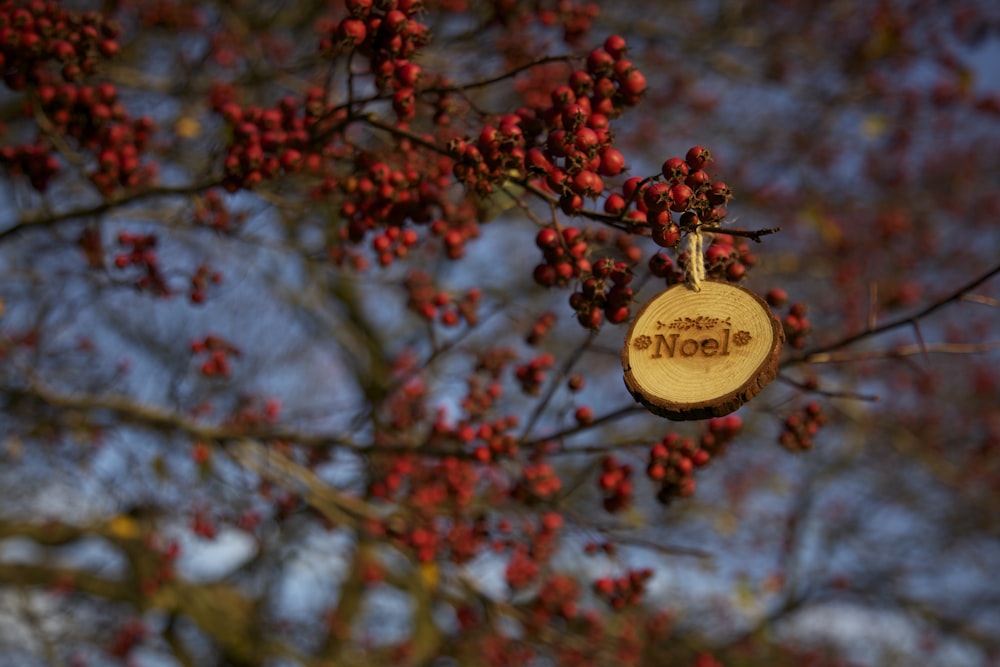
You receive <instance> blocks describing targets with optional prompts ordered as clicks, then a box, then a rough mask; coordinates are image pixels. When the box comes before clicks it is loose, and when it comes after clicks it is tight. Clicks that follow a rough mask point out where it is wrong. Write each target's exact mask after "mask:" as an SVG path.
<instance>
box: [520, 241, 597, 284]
mask: <svg viewBox="0 0 1000 667" xmlns="http://www.w3.org/2000/svg"><path fill="white" fill-rule="evenodd" d="M535 245H537V246H538V247H539V248H540V249H541V251H542V253H543V256H544V258H545V262H544V263H543V264H539V265H538V266H536V267H535V270H534V273H533V276H534V279H535V282H536V283H538V284H539V285H541V286H543V287H552V286H554V285H565V284H566V283H567V282H569V280H570V279H571V278H576V277H580V276H581V275H583V274H587V273H590V269H591V265H590V260H589V259H587V257H586V255H587V253H588V251H589V248H590V246H589V244H588V242H587V237H586V235H585V234H584V232H582V231H581V230H580V229H579V228H577V227H563V228H562V231H561V232H560V231H559V230H557V229H555V228H553V227H545V228H544V229H541V230H540V231H539V232H538V234H537V235H536V236H535Z"/></svg>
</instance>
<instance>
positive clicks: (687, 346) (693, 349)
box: [632, 328, 750, 359]
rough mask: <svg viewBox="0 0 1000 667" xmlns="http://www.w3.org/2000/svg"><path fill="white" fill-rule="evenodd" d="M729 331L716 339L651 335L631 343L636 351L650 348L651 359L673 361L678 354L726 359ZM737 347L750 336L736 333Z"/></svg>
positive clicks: (743, 332)
mask: <svg viewBox="0 0 1000 667" xmlns="http://www.w3.org/2000/svg"><path fill="white" fill-rule="evenodd" d="M730 334H731V329H728V328H727V329H723V330H722V331H721V332H719V336H718V337H707V336H706V337H702V338H681V334H678V333H672V334H666V335H665V334H653V337H652V338H650V337H649V336H646V335H642V336H638V337H637V338H636V339H635V340H634V341H633V342H632V344H633V346H634V347H635V348H636V349H637V350H645V349H647V348H652V354H651V355H650V357H651V358H652V359H662V358H664V357H666V358H668V359H673V358H674V357H675V356H676V355H677V354H678V353H680V356H681V357H684V358H690V357H696V356H702V357H728V356H729V340H730ZM732 338H733V341H734V342H735V343H736V345H737V346H741V347H742V346H744V345H746V344H747V343H749V341H750V335H749V334H748V333H747V332H745V331H740V332H737V333H736V335H735V336H733V337H732Z"/></svg>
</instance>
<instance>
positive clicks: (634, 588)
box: [593, 568, 653, 611]
mask: <svg viewBox="0 0 1000 667" xmlns="http://www.w3.org/2000/svg"><path fill="white" fill-rule="evenodd" d="M652 578H653V570H651V569H649V568H643V569H641V570H630V571H629V572H627V573H626V574H624V575H622V576H620V577H601V578H600V579H598V580H596V581H595V582H594V585H593V586H594V593H596V594H597V596H598V597H599V598H601V599H602V600H604V601H605V602H607V603H608V604H609V605H610V606H611V608H612V609H614V610H616V611H617V610H621V609H624V608H625V607H630V606H634V605H638V604H642V596H643V594H644V593H645V592H646V584H647V582H649V580H650V579H652Z"/></svg>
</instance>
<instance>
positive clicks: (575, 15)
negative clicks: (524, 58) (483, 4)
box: [490, 0, 600, 46]
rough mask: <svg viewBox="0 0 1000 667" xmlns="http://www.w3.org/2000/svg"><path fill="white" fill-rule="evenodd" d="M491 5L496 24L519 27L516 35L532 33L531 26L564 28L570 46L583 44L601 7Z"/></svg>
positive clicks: (564, 1) (568, 0)
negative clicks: (583, 39)
mask: <svg viewBox="0 0 1000 667" xmlns="http://www.w3.org/2000/svg"><path fill="white" fill-rule="evenodd" d="M490 4H491V6H492V8H493V11H494V17H493V20H494V21H497V22H499V23H502V24H504V25H516V26H517V29H516V30H514V31H513V33H512V34H520V33H521V31H527V30H530V29H531V24H533V23H536V22H537V23H539V24H541V25H543V26H561V27H562V36H563V41H565V42H566V43H567V44H569V45H570V46H576V45H577V44H578V43H579V42H580V40H581V39H582V38H583V37H584V36H585V35H586V34H587V33H588V32H589V31H590V27H591V24H592V23H593V21H594V19H596V18H597V16H598V14H599V13H600V9H599V7H598V6H597V5H596V4H594V3H592V2H584V3H578V2H574V1H573V0H558V2H548V3H544V2H542V3H540V2H535V3H531V4H525V3H523V2H516V1H514V0H500V1H499V2H492V3H490Z"/></svg>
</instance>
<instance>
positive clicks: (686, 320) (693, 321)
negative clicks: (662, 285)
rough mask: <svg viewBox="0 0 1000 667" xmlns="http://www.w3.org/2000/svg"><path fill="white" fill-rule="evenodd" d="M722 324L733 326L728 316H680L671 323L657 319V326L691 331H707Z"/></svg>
mask: <svg viewBox="0 0 1000 667" xmlns="http://www.w3.org/2000/svg"><path fill="white" fill-rule="evenodd" d="M720 324H721V325H724V326H727V327H728V326H732V322H730V319H729V318H728V317H727V318H726V319H724V320H723V319H720V318H718V317H707V316H705V315H698V316H697V317H678V318H677V319H676V320H674V321H673V322H671V323H670V324H664V323H663V322H660V321H659V320H657V322H656V328H657V329H662V328H663V327H667V328H668V329H676V330H677V331H689V330H691V329H696V330H698V331H707V330H709V329H714V328H715V327H717V326H719V325H720Z"/></svg>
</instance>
